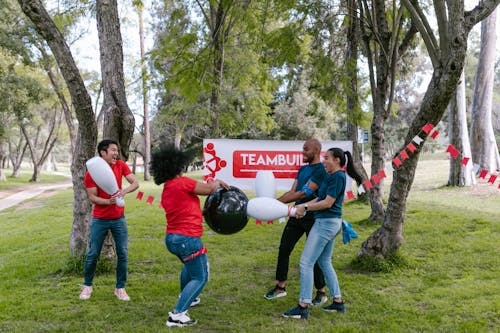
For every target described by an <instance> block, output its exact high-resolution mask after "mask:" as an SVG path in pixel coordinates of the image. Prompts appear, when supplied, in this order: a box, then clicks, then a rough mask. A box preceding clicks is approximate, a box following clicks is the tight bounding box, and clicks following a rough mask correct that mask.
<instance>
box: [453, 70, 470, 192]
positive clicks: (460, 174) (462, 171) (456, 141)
mask: <svg viewBox="0 0 500 333" xmlns="http://www.w3.org/2000/svg"><path fill="white" fill-rule="evenodd" d="M448 109H449V121H448V123H449V137H450V144H452V145H453V146H455V147H456V148H457V149H458V150H459V151H460V152H461V153H462V155H461V158H456V159H454V158H450V176H449V179H448V186H471V185H472V184H475V183H476V178H475V177H474V172H473V168H472V161H471V160H470V161H469V162H468V163H467V164H466V165H462V158H463V157H469V158H470V157H471V151H470V142H469V132H468V130H467V116H466V114H467V111H466V102H465V75H464V72H463V71H462V75H461V76H460V84H459V85H458V87H457V90H456V93H455V98H452V99H451V101H450V105H449V106H448Z"/></svg>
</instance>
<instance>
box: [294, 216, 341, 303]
mask: <svg viewBox="0 0 500 333" xmlns="http://www.w3.org/2000/svg"><path fill="white" fill-rule="evenodd" d="M341 226H342V219H341V218H318V219H316V221H315V222H314V224H313V227H312V229H311V231H310V232H309V236H308V237H307V241H306V244H305V246H304V250H303V251H302V255H301V257H300V298H299V301H300V302H303V303H306V304H311V303H312V292H313V280H314V278H313V275H314V274H313V267H314V263H315V262H316V261H317V262H318V264H319V267H320V268H321V270H322V271H323V275H324V276H325V280H326V284H327V285H328V289H330V294H331V296H332V297H342V295H341V294H340V288H339V282H338V280H337V274H336V273H335V270H334V269H333V265H332V253H333V243H334V240H335V237H336V236H337V234H338V232H339V231H340V228H341Z"/></svg>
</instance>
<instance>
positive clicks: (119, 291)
mask: <svg viewBox="0 0 500 333" xmlns="http://www.w3.org/2000/svg"><path fill="white" fill-rule="evenodd" d="M115 296H116V297H118V299H119V300H120V301H130V297H129V296H128V295H127V292H126V291H125V288H115Z"/></svg>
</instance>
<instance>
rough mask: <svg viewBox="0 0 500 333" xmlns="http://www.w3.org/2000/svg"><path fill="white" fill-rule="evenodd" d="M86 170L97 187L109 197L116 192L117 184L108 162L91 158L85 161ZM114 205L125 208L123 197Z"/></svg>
mask: <svg viewBox="0 0 500 333" xmlns="http://www.w3.org/2000/svg"><path fill="white" fill-rule="evenodd" d="M86 165H87V170H88V172H89V173H90V176H91V177H92V179H93V180H94V181H95V183H96V184H97V186H99V187H100V188H102V190H103V191H104V192H106V193H107V194H109V195H113V194H115V193H116V192H118V190H119V188H118V184H117V183H116V178H115V174H114V173H113V170H111V167H110V166H109V164H108V162H106V161H105V160H104V159H103V158H102V157H99V156H96V157H92V158H91V159H90V160H88V161H87V163H86ZM116 205H117V206H120V207H123V206H125V199H124V198H123V197H117V198H116Z"/></svg>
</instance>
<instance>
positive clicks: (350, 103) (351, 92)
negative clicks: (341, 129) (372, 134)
mask: <svg viewBox="0 0 500 333" xmlns="http://www.w3.org/2000/svg"><path fill="white" fill-rule="evenodd" d="M346 9H347V11H348V12H347V16H346V19H347V22H346V25H347V47H346V54H345V61H346V71H347V78H348V80H349V81H348V82H347V84H346V87H345V91H346V95H347V96H346V108H347V119H348V120H347V138H348V140H350V141H352V157H353V162H354V168H355V169H356V172H357V173H358V175H360V176H361V177H362V178H359V179H355V181H356V183H357V184H358V186H359V185H361V184H362V183H363V179H368V174H367V173H366V170H365V168H364V167H363V161H362V160H361V154H360V151H359V147H358V126H357V124H355V121H354V119H356V118H357V117H356V114H359V113H360V112H362V111H361V109H360V106H359V96H358V68H357V63H358V46H359V29H358V23H357V22H358V20H359V19H358V18H357V14H356V13H357V0H347V1H346Z"/></svg>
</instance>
